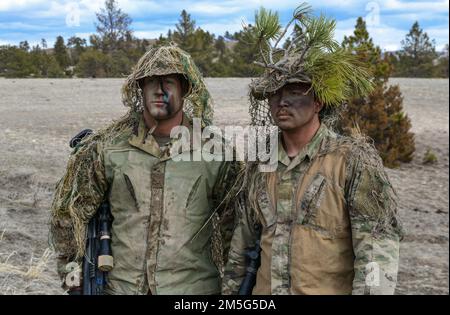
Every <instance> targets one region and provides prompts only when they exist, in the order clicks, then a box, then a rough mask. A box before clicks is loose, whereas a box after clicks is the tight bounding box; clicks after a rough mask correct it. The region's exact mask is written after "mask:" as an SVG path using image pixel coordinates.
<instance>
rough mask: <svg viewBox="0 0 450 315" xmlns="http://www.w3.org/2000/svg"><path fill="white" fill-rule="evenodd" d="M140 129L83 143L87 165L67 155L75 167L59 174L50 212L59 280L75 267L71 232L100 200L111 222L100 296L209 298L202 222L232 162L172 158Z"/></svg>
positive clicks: (214, 281) (214, 276)
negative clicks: (109, 257) (110, 262)
mask: <svg viewBox="0 0 450 315" xmlns="http://www.w3.org/2000/svg"><path fill="white" fill-rule="evenodd" d="M147 131H148V130H147V128H146V127H145V123H144V122H143V119H142V118H141V120H140V123H139V128H138V130H132V128H129V129H128V130H126V131H124V132H122V133H121V134H120V135H119V136H117V137H115V138H114V139H112V140H111V141H108V142H107V143H102V142H98V143H97V144H96V145H94V146H91V148H92V149H90V152H88V155H89V156H88V159H89V162H88V163H83V162H84V161H82V160H81V157H80V156H78V152H77V151H76V150H75V152H74V153H73V154H72V156H71V157H70V160H69V165H75V166H78V165H80V167H75V168H68V169H75V174H69V172H67V173H66V174H65V176H64V177H63V178H62V179H61V181H60V182H59V183H58V187H57V190H56V194H55V197H54V202H53V209H52V211H53V219H52V222H51V239H52V243H53V245H54V247H55V250H56V251H57V252H58V254H59V273H60V275H61V276H62V277H65V274H66V272H67V270H65V269H64V268H65V266H66V264H67V263H68V262H71V261H76V262H77V263H81V260H82V258H81V257H82V252H80V251H79V250H77V244H76V242H75V238H76V237H75V236H76V235H75V234H74V230H79V229H83V228H84V227H85V226H86V224H87V223H88V222H89V219H90V218H91V217H92V215H93V214H94V213H95V212H96V209H97V208H98V206H99V205H100V204H101V202H102V201H103V200H107V201H108V202H109V204H110V207H111V212H112V215H113V217H114V221H113V223H112V252H113V257H114V268H113V269H112V271H111V272H109V275H108V285H107V288H106V293H107V294H195V295H196V294H217V293H219V292H220V284H221V277H220V270H219V268H220V267H217V259H219V261H220V259H222V257H213V256H214V255H213V254H212V252H214V251H213V249H214V248H212V247H214V246H213V245H214V244H213V242H212V239H214V235H217V234H215V233H214V228H213V225H214V222H216V223H217V221H216V220H215V217H213V218H214V219H212V220H209V219H210V218H211V217H212V214H213V211H214V210H215V209H216V208H218V205H219V204H220V203H221V201H223V199H224V194H225V193H226V192H227V191H228V189H229V187H230V186H229V185H230V183H231V181H230V178H235V175H232V174H231V170H230V169H231V167H232V164H231V163H229V162H220V161H211V162H206V161H203V160H202V161H198V162H196V161H174V160H173V159H172V158H173V157H174V156H175V155H171V154H170V151H169V149H166V150H164V151H161V149H160V147H159V145H158V144H157V142H156V140H155V138H154V137H153V136H152V135H147V134H148V132H147ZM174 143H175V141H173V142H172V143H171V144H170V145H173V144H174ZM199 150H200V149H199ZM192 153H193V151H192V149H191V150H184V151H182V152H181V153H180V154H181V155H190V154H192ZM202 154H203V156H205V155H210V156H209V157H210V159H209V160H212V159H213V158H214V156H211V153H210V152H202ZM84 156H86V155H84ZM178 157H180V156H178ZM84 158H86V157H84ZM221 211H225V210H224V209H222V210H221ZM219 213H221V214H223V212H219ZM231 221H232V219H231ZM231 221H229V222H231ZM222 222H224V220H222ZM219 228H220V227H219ZM222 228H223V227H222ZM219 235H221V234H219ZM218 241H219V243H220V242H221V241H222V239H219V240H218ZM228 241H229V240H228ZM224 243H225V244H221V245H222V246H226V240H224ZM220 254H221V253H220Z"/></svg>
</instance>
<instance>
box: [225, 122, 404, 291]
mask: <svg viewBox="0 0 450 315" xmlns="http://www.w3.org/2000/svg"><path fill="white" fill-rule="evenodd" d="M364 143H365V142H364ZM371 148H372V147H371V146H368V145H366V146H364V145H363V146H362V147H358V145H357V142H352V141H350V138H346V137H342V136H338V135H336V134H335V133H333V132H332V131H330V130H329V129H328V128H327V127H326V126H325V125H322V126H321V127H320V129H319V130H318V132H317V133H316V135H315V136H314V138H313V139H312V140H311V141H310V143H309V144H308V145H307V146H306V147H305V148H304V149H303V150H302V151H301V152H300V153H299V155H298V156H297V157H295V158H294V159H292V160H291V159H290V158H289V157H288V156H287V154H286V153H285V151H284V149H283V147H282V145H281V144H280V145H279V158H278V166H277V170H276V171H275V172H272V173H261V172H259V171H258V170H257V168H254V170H253V171H250V172H249V183H248V189H247V193H246V195H247V196H246V197H245V198H246V199H245V200H247V202H246V206H245V207H243V210H242V211H241V213H240V216H239V217H240V219H239V220H238V224H237V226H236V228H235V231H234V235H233V238H232V243H231V250H230V253H229V260H228V263H227V265H226V268H225V276H224V281H223V284H222V292H223V293H224V294H236V293H237V290H238V288H239V286H240V283H241V282H242V279H243V277H244V274H245V258H244V253H245V250H246V248H248V247H252V246H253V245H254V243H255V227H256V226H257V225H260V226H261V231H262V232H261V249H262V250H261V267H260V268H259V270H258V273H257V280H256V286H255V288H254V289H253V294H393V292H394V289H395V285H396V278H397V270H398V259H399V240H400V239H401V234H402V230H401V227H400V226H399V223H398V221H397V218H396V195H395V192H394V190H393V188H392V186H391V185H390V183H389V180H388V178H387V175H386V174H385V172H384V169H383V166H382V164H381V161H380V158H379V156H378V154H377V153H376V151H375V150H372V149H371Z"/></svg>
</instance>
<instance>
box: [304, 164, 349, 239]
mask: <svg viewBox="0 0 450 315" xmlns="http://www.w3.org/2000/svg"><path fill="white" fill-rule="evenodd" d="M296 222H297V224H299V225H302V226H304V227H307V228H310V229H312V230H314V231H315V232H317V233H319V234H320V235H322V236H323V237H324V238H326V239H337V238H348V237H350V228H349V222H348V215H347V213H346V210H345V206H344V197H343V193H342V192H341V189H340V188H339V187H337V186H336V184H333V182H331V181H330V180H329V179H328V178H326V177H325V176H324V175H323V174H320V173H317V174H315V175H314V176H313V178H312V180H311V182H310V183H309V185H308V186H307V188H306V190H305V192H304V193H303V196H301V197H300V201H299V203H298V206H297V219H296Z"/></svg>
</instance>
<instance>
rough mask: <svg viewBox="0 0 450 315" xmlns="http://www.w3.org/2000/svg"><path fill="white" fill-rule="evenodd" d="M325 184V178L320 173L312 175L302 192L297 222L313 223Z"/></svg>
mask: <svg viewBox="0 0 450 315" xmlns="http://www.w3.org/2000/svg"><path fill="white" fill-rule="evenodd" d="M326 185H327V180H326V178H325V177H324V176H323V175H322V174H320V173H317V174H316V175H315V176H314V177H313V179H312V181H311V183H310V184H309V185H308V188H307V189H306V191H305V193H304V194H303V197H302V198H301V200H300V203H299V207H298V209H297V223H298V224H302V225H305V224H312V223H314V221H315V218H316V217H317V210H318V209H319V207H320V204H321V202H322V199H323V195H324V190H325V187H326Z"/></svg>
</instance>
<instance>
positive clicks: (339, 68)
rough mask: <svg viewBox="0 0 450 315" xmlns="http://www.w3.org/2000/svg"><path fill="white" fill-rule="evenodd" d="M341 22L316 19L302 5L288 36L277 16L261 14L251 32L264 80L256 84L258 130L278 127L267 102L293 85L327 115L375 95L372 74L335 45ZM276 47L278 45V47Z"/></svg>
mask: <svg viewBox="0 0 450 315" xmlns="http://www.w3.org/2000/svg"><path fill="white" fill-rule="evenodd" d="M293 24H294V31H293V34H292V38H291V39H289V40H288V41H287V43H285V47H284V48H279V47H278V45H279V44H280V42H281V40H282V39H283V38H284V37H285V36H286V34H287V32H288V29H289V28H290V27H291V25H293ZM335 28H336V22H335V21H334V20H330V19H327V18H326V17H324V16H323V15H321V16H320V17H318V18H317V17H313V16H312V15H311V7H310V6H308V5H306V4H302V5H300V6H299V7H298V8H297V9H296V10H295V11H294V14H293V17H292V19H291V21H290V22H289V23H288V25H287V26H286V28H285V29H284V30H282V28H281V25H280V23H279V18H278V14H277V13H272V12H271V11H266V10H265V9H263V8H262V9H261V10H260V11H259V12H258V13H257V14H256V17H255V26H254V27H253V28H252V29H251V31H252V33H253V36H254V40H255V43H256V45H258V47H259V51H260V59H261V60H262V62H259V61H258V62H255V64H257V65H260V66H262V67H264V68H265V72H264V74H263V75H262V76H261V77H260V78H257V79H254V80H253V81H252V82H251V84H250V116H251V123H252V125H260V126H267V125H272V124H273V119H272V117H271V115H270V110H269V106H268V104H267V98H268V97H269V96H270V95H271V94H273V93H275V92H276V91H277V90H279V89H280V88H282V87H283V86H284V85H286V84H289V83H305V84H308V85H310V86H311V91H312V93H313V95H314V97H315V99H316V100H317V101H319V102H320V103H322V104H323V105H324V109H323V110H322V111H323V112H328V113H331V112H335V111H336V109H337V108H339V107H340V106H341V105H342V104H343V103H344V102H345V101H346V100H348V99H349V98H351V97H352V96H354V95H358V96H365V95H366V94H367V93H369V92H370V91H371V90H372V84H371V82H370V80H369V78H370V74H369V72H368V70H367V67H365V65H363V64H361V63H360V62H359V61H358V59H357V57H356V56H355V55H353V54H352V53H351V52H349V51H347V50H345V49H344V48H341V47H340V45H339V44H338V43H337V42H336V41H335V40H334V39H333V38H334V30H335ZM273 41H275V44H274V45H272V42H273Z"/></svg>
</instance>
